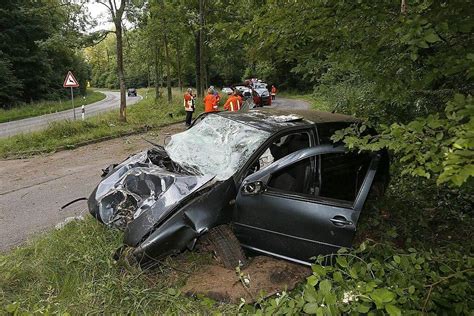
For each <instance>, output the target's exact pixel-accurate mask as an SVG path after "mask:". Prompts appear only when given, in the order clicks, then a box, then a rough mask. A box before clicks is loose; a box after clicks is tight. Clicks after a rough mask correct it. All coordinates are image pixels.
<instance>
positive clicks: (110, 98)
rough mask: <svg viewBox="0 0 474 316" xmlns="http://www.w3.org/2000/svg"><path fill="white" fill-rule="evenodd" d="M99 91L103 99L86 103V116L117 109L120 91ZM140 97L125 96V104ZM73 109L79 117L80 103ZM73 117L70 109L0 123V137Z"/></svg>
mask: <svg viewBox="0 0 474 316" xmlns="http://www.w3.org/2000/svg"><path fill="white" fill-rule="evenodd" d="M100 92H102V93H104V94H105V95H106V97H105V99H103V100H101V101H98V102H95V103H91V104H89V105H86V106H85V108H86V112H85V115H86V117H90V116H94V115H97V114H99V113H102V112H106V111H110V110H113V109H118V107H119V103H120V92H118V91H105V90H101V91H100ZM140 99H141V97H140V96H138V97H127V106H129V105H132V104H134V103H136V102H137V101H139V100H140ZM76 106H77V104H76ZM75 110H76V118H77V119H81V105H80V104H79V107H76V109H75ZM73 119H74V112H73V111H72V109H70V110H65V111H61V112H56V113H51V114H45V115H41V116H35V117H29V118H26V119H22V120H17V121H11V122H6V123H0V138H2V137H8V136H13V135H16V134H21V133H27V132H32V131H37V130H41V129H44V128H46V127H47V126H48V124H49V123H50V122H54V121H61V120H73Z"/></svg>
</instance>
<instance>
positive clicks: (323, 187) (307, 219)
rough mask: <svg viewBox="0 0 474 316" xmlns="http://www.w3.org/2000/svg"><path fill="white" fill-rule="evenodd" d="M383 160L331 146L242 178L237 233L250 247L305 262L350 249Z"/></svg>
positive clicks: (301, 152)
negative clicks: (340, 249) (341, 249)
mask: <svg viewBox="0 0 474 316" xmlns="http://www.w3.org/2000/svg"><path fill="white" fill-rule="evenodd" d="M379 160H380V155H379V154H377V153H376V154H367V153H363V154H357V153H349V152H347V151H346V149H345V148H344V147H342V146H341V147H334V146H331V145H321V146H316V147H311V148H306V149H302V150H299V151H297V152H294V153H291V154H289V155H288V156H285V157H284V158H282V159H280V160H278V161H276V162H274V163H273V164H271V165H270V166H268V167H267V168H265V169H262V170H260V171H258V172H256V173H254V174H251V175H250V176H248V177H247V178H245V180H244V181H243V182H242V185H241V187H240V189H239V192H238V195H237V198H236V204H235V208H234V214H233V227H234V232H235V234H236V235H237V237H238V238H239V240H240V241H241V244H242V246H243V247H245V248H248V249H251V250H254V251H258V252H261V253H265V254H269V255H273V256H277V257H281V258H285V259H289V260H292V261H296V262H300V263H308V262H310V261H311V259H310V258H311V257H313V256H317V255H319V254H328V253H334V252H336V251H337V249H339V248H340V247H350V246H351V244H352V240H353V238H354V234H355V231H356V225H357V221H358V219H359V216H360V212H361V210H362V207H363V205H364V203H365V201H366V199H367V196H368V194H369V191H370V188H371V186H372V182H373V180H374V177H375V173H376V170H377V166H378V163H379Z"/></svg>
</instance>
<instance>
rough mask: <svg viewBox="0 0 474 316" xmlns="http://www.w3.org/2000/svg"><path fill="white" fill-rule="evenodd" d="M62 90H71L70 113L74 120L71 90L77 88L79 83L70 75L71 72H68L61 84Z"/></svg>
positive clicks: (74, 111)
mask: <svg viewBox="0 0 474 316" xmlns="http://www.w3.org/2000/svg"><path fill="white" fill-rule="evenodd" d="M63 87H64V88H71V103H72V112H73V113H74V119H76V110H75V109H74V91H73V89H72V88H77V87H79V82H77V80H76V78H75V77H74V75H73V74H72V72H70V71H68V72H67V75H66V78H64V83H63Z"/></svg>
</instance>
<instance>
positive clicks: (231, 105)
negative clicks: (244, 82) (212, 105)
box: [224, 91, 242, 112]
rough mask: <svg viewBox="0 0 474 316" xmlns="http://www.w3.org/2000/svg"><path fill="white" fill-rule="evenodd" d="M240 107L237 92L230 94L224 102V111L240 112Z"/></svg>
mask: <svg viewBox="0 0 474 316" xmlns="http://www.w3.org/2000/svg"><path fill="white" fill-rule="evenodd" d="M241 106H242V102H241V101H240V100H239V97H238V94H237V91H234V93H232V95H231V96H230V97H229V98H228V99H227V101H226V102H225V104H224V110H227V111H231V112H237V111H239V110H240V107H241Z"/></svg>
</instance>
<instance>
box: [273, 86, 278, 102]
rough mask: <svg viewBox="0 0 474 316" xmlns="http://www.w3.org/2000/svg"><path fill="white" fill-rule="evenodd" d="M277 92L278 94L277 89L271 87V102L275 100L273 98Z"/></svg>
mask: <svg viewBox="0 0 474 316" xmlns="http://www.w3.org/2000/svg"><path fill="white" fill-rule="evenodd" d="M277 92H278V90H277V88H276V87H275V86H274V85H272V90H271V95H272V100H275V96H276V94H277Z"/></svg>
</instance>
